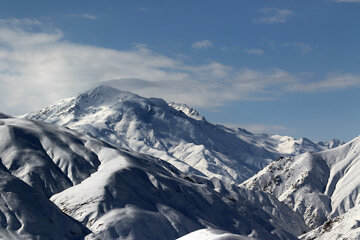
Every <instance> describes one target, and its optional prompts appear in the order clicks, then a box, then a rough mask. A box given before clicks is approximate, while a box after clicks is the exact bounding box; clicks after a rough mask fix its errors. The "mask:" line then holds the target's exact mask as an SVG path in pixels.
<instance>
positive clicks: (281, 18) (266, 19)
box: [254, 8, 295, 24]
mask: <svg viewBox="0 0 360 240" xmlns="http://www.w3.org/2000/svg"><path fill="white" fill-rule="evenodd" d="M260 12H261V13H262V14H263V16H262V17H260V18H257V19H255V20H254V22H256V23H267V24H274V23H286V22H287V21H288V19H289V18H290V17H291V16H293V15H294V14H295V13H294V12H293V11H291V10H289V9H279V8H263V9H260Z"/></svg>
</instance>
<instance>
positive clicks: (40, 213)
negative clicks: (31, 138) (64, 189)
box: [0, 169, 89, 240]
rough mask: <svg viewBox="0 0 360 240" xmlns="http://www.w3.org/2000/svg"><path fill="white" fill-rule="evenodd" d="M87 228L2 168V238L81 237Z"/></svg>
mask: <svg viewBox="0 0 360 240" xmlns="http://www.w3.org/2000/svg"><path fill="white" fill-rule="evenodd" d="M88 232H89V231H88V230H87V229H86V228H84V227H83V226H82V225H81V224H80V223H78V222H76V221H74V220H73V219H71V218H70V217H68V216H66V215H64V214H63V213H62V212H61V211H60V210H59V209H58V208H57V207H56V206H55V205H54V204H53V203H52V202H50V201H49V200H48V199H47V198H45V197H44V196H43V195H42V194H41V193H39V192H37V191H36V190H34V189H33V188H32V187H30V186H29V185H27V184H26V183H24V182H23V181H21V180H20V179H18V178H16V177H14V176H12V175H11V174H10V173H8V172H7V171H6V169H3V170H0V239H9V240H10V239H14V240H21V239H24V240H25V239H39V240H40V239H44V240H48V239H64V240H65V239H79V238H81V237H83V236H85V235H86V234H87V233H88Z"/></svg>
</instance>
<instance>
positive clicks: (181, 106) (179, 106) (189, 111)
mask: <svg viewBox="0 0 360 240" xmlns="http://www.w3.org/2000/svg"><path fill="white" fill-rule="evenodd" d="M169 106H170V107H172V108H174V109H176V110H178V111H179V112H180V111H181V112H183V113H184V114H185V115H187V116H188V117H191V118H193V119H195V120H199V121H203V120H205V118H204V116H201V115H200V114H199V112H198V111H197V110H196V109H194V108H192V107H189V106H188V105H186V104H185V103H174V102H170V103H169Z"/></svg>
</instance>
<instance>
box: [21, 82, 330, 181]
mask: <svg viewBox="0 0 360 240" xmlns="http://www.w3.org/2000/svg"><path fill="white" fill-rule="evenodd" d="M26 117H27V118H29V119H36V120H42V121H46V122H49V123H54V124H57V125H64V126H67V127H69V128H71V129H74V130H77V131H80V132H84V133H87V134H90V135H92V136H95V137H98V138H100V139H102V140H104V141H107V142H109V143H111V144H113V145H115V146H120V147H124V148H129V149H132V150H134V151H137V152H142V153H145V154H149V155H151V156H155V157H158V158H161V159H163V160H166V161H168V162H170V163H171V164H173V165H174V166H175V167H177V168H178V169H180V170H182V171H184V172H188V173H194V174H197V175H200V176H207V177H210V178H211V177H217V178H220V179H222V180H230V181H231V182H235V183H240V182H242V181H244V180H245V179H247V178H249V177H251V176H252V175H254V174H255V173H256V172H257V171H259V170H260V169H262V168H263V167H265V166H266V165H267V164H268V163H269V162H271V161H273V160H274V159H277V158H278V157H279V156H280V155H284V154H285V155H288V154H292V153H297V152H302V151H304V150H310V151H318V150H320V149H324V147H321V146H318V145H316V146H313V145H315V144H314V143H312V142H311V143H312V144H313V145H311V144H309V143H308V142H306V143H304V144H303V145H301V144H300V145H299V144H298V143H294V144H295V145H296V146H297V147H293V146H290V148H291V149H289V148H287V149H285V148H286V146H283V147H281V146H277V145H276V144H278V145H279V144H280V143H283V142H284V141H282V140H281V141H280V140H278V139H277V138H276V137H270V136H268V137H267V138H262V137H260V136H256V135H252V134H251V133H248V134H245V133H243V132H242V131H240V130H233V129H230V128H226V127H224V126H221V125H214V124H211V123H209V122H207V121H206V120H205V119H204V118H203V117H202V116H200V115H199V114H198V113H197V112H196V110H194V109H191V108H189V107H187V106H186V105H184V104H174V103H170V106H169V105H168V104H167V103H166V102H165V101H163V100H161V99H155V98H143V97H140V96H138V95H135V94H132V93H129V92H123V91H119V90H117V89H114V88H111V87H107V86H99V87H97V88H94V89H92V90H90V91H88V92H85V93H83V94H81V95H80V96H78V97H75V98H69V99H64V100H61V101H59V102H58V103H56V104H54V105H53V106H49V107H47V108H45V109H43V110H41V111H39V112H37V113H34V114H28V115H27V116H26ZM270 139H272V140H271V141H270ZM294 141H295V140H294V139H293V140H292V142H294ZM301 141H303V142H305V139H304V140H301ZM290 145H291V144H290ZM304 146H306V147H307V148H306V147H304ZM283 149H285V150H283Z"/></svg>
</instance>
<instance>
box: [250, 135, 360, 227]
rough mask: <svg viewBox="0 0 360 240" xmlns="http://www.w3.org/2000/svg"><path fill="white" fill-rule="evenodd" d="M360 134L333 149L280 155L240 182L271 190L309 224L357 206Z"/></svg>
mask: <svg viewBox="0 0 360 240" xmlns="http://www.w3.org/2000/svg"><path fill="white" fill-rule="evenodd" d="M359 152H360V137H357V138H355V139H354V140H352V141H350V142H348V143H346V144H344V145H342V146H339V147H337V148H334V149H330V150H326V151H322V152H318V153H311V154H310V153H304V154H301V155H299V156H296V157H290V158H283V159H279V160H278V161H276V162H273V163H271V164H270V165H269V166H267V167H266V168H264V169H263V170H262V171H260V172H259V173H258V174H257V175H255V176H253V177H252V178H250V179H249V180H247V181H246V182H244V183H243V186H244V187H247V188H249V189H255V190H262V191H266V192H269V193H271V194H274V195H275V196H276V197H278V199H279V200H280V201H283V202H285V203H286V204H288V205H289V206H290V207H292V208H293V209H294V210H296V211H297V212H299V213H301V214H303V215H304V219H305V221H306V222H307V224H308V225H309V226H311V227H317V226H320V225H322V224H323V223H324V222H325V221H327V219H328V218H334V217H337V216H339V215H341V214H343V213H345V212H346V211H348V210H349V209H351V208H353V207H354V206H357V205H358V203H359V200H360V195H359V190H360V175H359V174H358V169H359V167H360V155H359Z"/></svg>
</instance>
